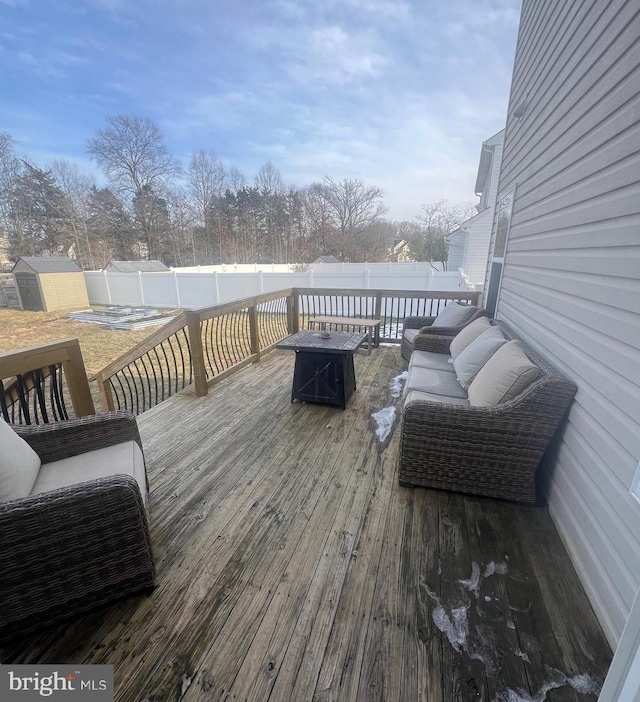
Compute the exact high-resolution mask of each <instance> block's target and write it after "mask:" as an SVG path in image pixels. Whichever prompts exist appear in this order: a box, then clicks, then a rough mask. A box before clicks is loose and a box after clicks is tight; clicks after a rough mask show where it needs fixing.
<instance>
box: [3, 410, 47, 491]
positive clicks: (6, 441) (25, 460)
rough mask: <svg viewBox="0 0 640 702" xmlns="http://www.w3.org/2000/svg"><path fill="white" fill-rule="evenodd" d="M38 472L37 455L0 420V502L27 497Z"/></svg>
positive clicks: (38, 459)
mask: <svg viewBox="0 0 640 702" xmlns="http://www.w3.org/2000/svg"><path fill="white" fill-rule="evenodd" d="M39 470H40V457H39V456H38V454H37V453H36V452H35V451H34V450H33V449H32V448H31V446H29V444H28V443H27V442H26V441H25V440H24V439H23V438H21V437H20V436H18V435H17V434H16V433H15V431H13V429H12V428H11V427H10V426H9V425H8V424H7V423H6V422H5V421H4V420H2V419H0V502H9V500H17V499H19V498H21V497H27V495H29V494H30V493H31V488H33V485H34V483H35V482H36V478H37V477H38V472H39Z"/></svg>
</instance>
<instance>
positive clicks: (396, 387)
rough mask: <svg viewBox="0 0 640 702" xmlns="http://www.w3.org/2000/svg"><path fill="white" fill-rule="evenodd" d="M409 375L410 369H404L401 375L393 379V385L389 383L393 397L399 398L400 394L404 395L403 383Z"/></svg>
mask: <svg viewBox="0 0 640 702" xmlns="http://www.w3.org/2000/svg"><path fill="white" fill-rule="evenodd" d="M408 376H409V372H408V371H402V373H400V375H396V377H395V378H394V379H393V380H392V381H391V385H389V388H390V389H391V397H393V398H395V399H398V398H399V397H400V395H402V385H403V383H404V381H405V380H406V379H407V377H408Z"/></svg>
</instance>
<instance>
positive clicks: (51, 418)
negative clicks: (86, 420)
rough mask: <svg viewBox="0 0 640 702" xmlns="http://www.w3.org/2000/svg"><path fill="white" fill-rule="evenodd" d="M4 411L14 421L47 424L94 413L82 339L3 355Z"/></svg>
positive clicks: (0, 406) (0, 396)
mask: <svg viewBox="0 0 640 702" xmlns="http://www.w3.org/2000/svg"><path fill="white" fill-rule="evenodd" d="M0 413H1V414H2V418H3V419H4V420H5V421H6V422H10V423H11V424H46V423H49V422H56V421H59V420H61V419H68V418H69V416H76V417H84V416H86V415H89V414H94V413H95V408H94V404H93V399H92V397H91V390H90V388H89V383H88V381H87V374H86V371H85V367H84V361H83V358H82V351H81V350H80V344H79V342H78V340H77V339H63V340H61V341H55V342H53V343H50V344H43V345H42V346H32V347H29V348H24V349H19V350H18V351H9V352H7V353H2V354H0Z"/></svg>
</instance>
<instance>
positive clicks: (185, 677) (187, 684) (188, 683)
mask: <svg viewBox="0 0 640 702" xmlns="http://www.w3.org/2000/svg"><path fill="white" fill-rule="evenodd" d="M192 680H193V678H190V677H189V676H188V675H187V674H186V673H185V674H184V675H183V676H182V687H181V694H182V695H184V694H185V693H186V691H187V690H188V689H189V688H190V687H191V682H192Z"/></svg>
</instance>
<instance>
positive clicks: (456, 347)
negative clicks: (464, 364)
mask: <svg viewBox="0 0 640 702" xmlns="http://www.w3.org/2000/svg"><path fill="white" fill-rule="evenodd" d="M490 327H491V322H490V321H489V319H488V317H479V318H478V319H474V320H473V322H471V324H467V326H466V327H465V328H464V329H462V330H461V331H459V332H458V333H457V334H456V335H455V336H454V337H453V339H452V340H451V345H450V347H449V350H450V351H451V357H452V358H455V357H456V356H459V355H460V354H461V353H462V352H463V351H464V350H465V349H466V348H467V346H469V344H470V343H471V342H472V341H475V340H476V339H477V338H478V337H479V336H480V334H482V332H484V331H486V330H487V329H489V328H490Z"/></svg>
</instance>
